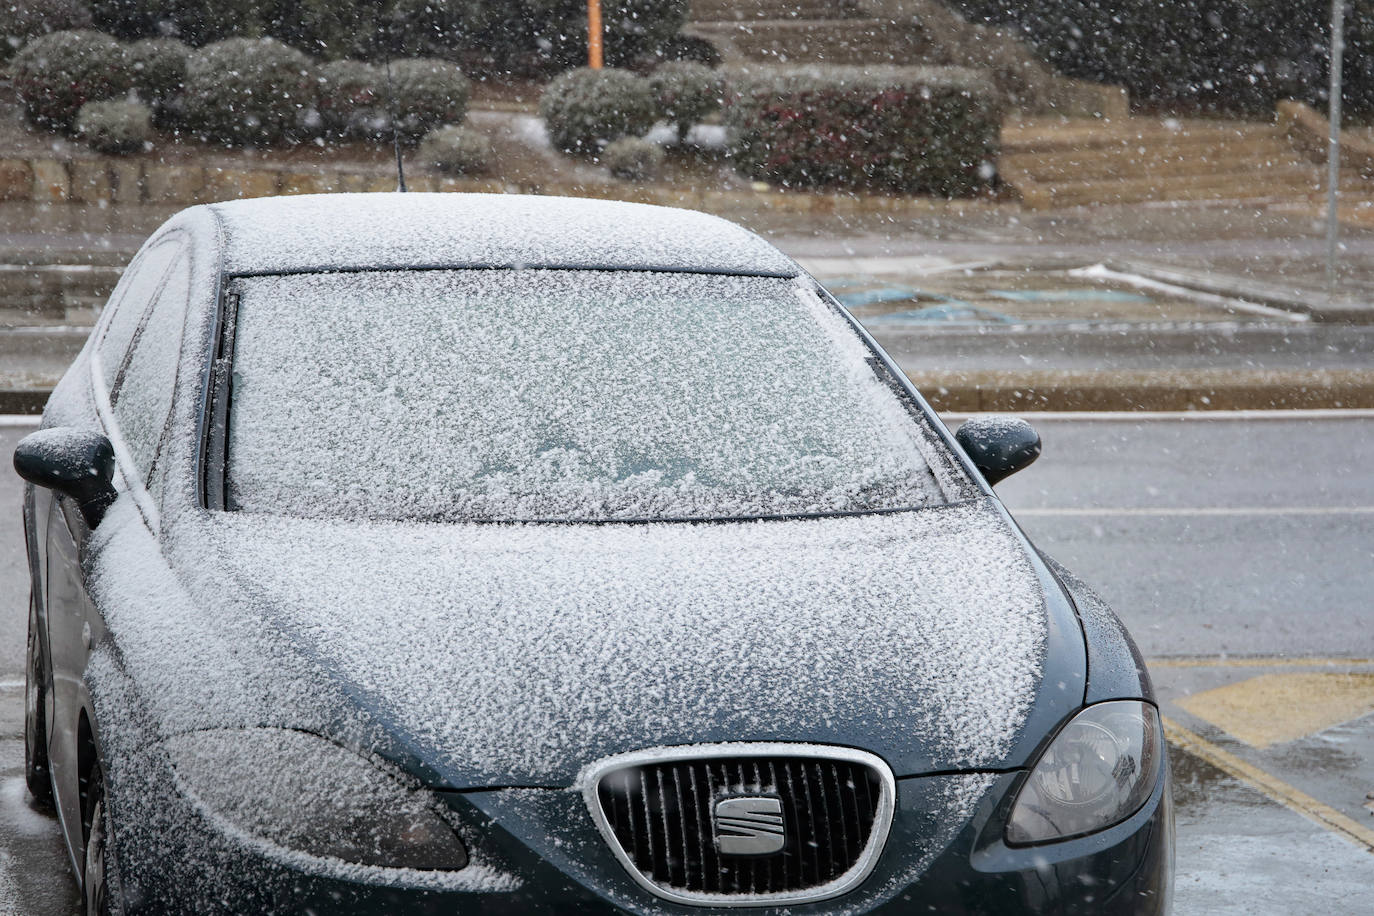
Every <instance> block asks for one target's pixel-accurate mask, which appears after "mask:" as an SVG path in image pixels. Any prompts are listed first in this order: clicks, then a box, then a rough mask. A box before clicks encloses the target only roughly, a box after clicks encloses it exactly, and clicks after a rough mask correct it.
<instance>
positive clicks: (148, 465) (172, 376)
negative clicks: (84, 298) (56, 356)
mask: <svg viewBox="0 0 1374 916" xmlns="http://www.w3.org/2000/svg"><path fill="white" fill-rule="evenodd" d="M190 292H191V268H190V261H189V259H188V258H186V257H184V256H183V257H180V258H177V260H176V261H175V262H174V263H173V264H172V266H171V269H170V270H169V271H168V273H167V276H166V279H165V280H164V282H163V284H162V288H161V289H160V290H159V291H158V293H157V296H156V298H155V299H154V300H153V303H152V306H151V308H150V309H148V310H147V313H146V315H145V316H144V319H143V323H142V324H141V325H139V326H138V328H137V329H136V330H135V332H134V337H133V341H132V343H131V347H132V349H131V350H130V352H129V354H128V356H127V357H126V358H125V360H124V364H123V366H122V367H121V368H120V370H119V371H118V372H117V374H116V376H115V379H114V384H113V386H112V388H111V391H110V402H111V404H112V406H113V407H114V413H115V419H116V420H117V421H118V422H119V430H120V433H121V434H122V435H123V437H124V442H125V444H126V445H127V446H128V448H129V453H130V455H131V457H132V458H133V460H134V464H135V466H136V467H137V468H138V469H139V471H140V472H141V473H142V475H143V479H144V481H145V483H146V482H148V481H149V479H150V477H151V479H153V480H157V479H159V478H158V476H157V475H150V472H151V470H152V467H153V463H154V460H155V459H156V457H157V454H158V449H159V446H160V444H161V442H162V436H163V428H164V427H165V425H166V423H167V418H168V416H169V415H170V414H171V410H172V390H173V387H174V386H175V384H176V373H177V361H178V359H179V357H180V354H181V334H182V329H183V327H184V325H185V319H186V302H187V299H188V298H189V297H190ZM154 495H156V494H154Z"/></svg>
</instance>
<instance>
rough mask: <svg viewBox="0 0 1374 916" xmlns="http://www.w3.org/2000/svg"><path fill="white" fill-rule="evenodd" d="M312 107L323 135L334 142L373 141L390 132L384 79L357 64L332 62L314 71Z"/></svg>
mask: <svg viewBox="0 0 1374 916" xmlns="http://www.w3.org/2000/svg"><path fill="white" fill-rule="evenodd" d="M315 78H316V85H317V89H316V96H315V107H316V109H318V111H319V113H320V120H321V122H322V125H323V128H324V133H325V135H326V136H328V137H330V138H332V139H335V140H369V139H377V138H379V137H381V136H383V135H384V134H386V133H388V132H389V131H390V129H391V119H390V116H389V115H388V114H387V110H386V75H385V74H384V73H382V71H381V70H380V69H378V68H377V67H374V66H372V65H371V64H365V63H363V62H362V61H357V60H335V61H330V62H329V63H327V64H321V65H320V66H319V67H318V68H317V69H316V71H315Z"/></svg>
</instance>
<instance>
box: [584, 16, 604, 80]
mask: <svg viewBox="0 0 1374 916" xmlns="http://www.w3.org/2000/svg"><path fill="white" fill-rule="evenodd" d="M587 66H588V67H591V68H592V69H593V70H600V69H601V67H602V50H601V0H587Z"/></svg>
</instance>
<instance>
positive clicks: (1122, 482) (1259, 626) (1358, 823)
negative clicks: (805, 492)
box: [0, 414, 1374, 916]
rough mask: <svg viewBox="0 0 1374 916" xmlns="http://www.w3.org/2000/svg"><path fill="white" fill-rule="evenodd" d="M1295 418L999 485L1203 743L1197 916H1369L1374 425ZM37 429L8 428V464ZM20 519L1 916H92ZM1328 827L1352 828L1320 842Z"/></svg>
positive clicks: (5, 737) (0, 480) (1188, 899)
mask: <svg viewBox="0 0 1374 916" xmlns="http://www.w3.org/2000/svg"><path fill="white" fill-rule="evenodd" d="M1288 416H1289V417H1290V418H1288V419H1277V420H1276V419H1253V418H1239V419H1220V418H1218V417H1216V416H1213V417H1210V418H1204V419H1197V418H1193V419H1179V418H1176V417H1172V418H1163V419H1140V418H1130V419H1124V420H1117V419H1083V418H1081V417H1078V418H1072V419H1064V418H1049V419H1046V418H1040V419H1037V420H1036V425H1037V427H1038V428H1039V429H1040V430H1041V433H1042V436H1043V438H1044V440H1045V453H1044V457H1043V458H1042V459H1041V460H1040V462H1039V463H1038V464H1037V465H1036V466H1035V467H1034V468H1032V469H1030V470H1028V471H1026V472H1024V473H1022V474H1021V475H1018V476H1017V477H1014V478H1012V479H1011V480H1009V481H1007V482H1006V483H1004V484H1002V485H1001V487H999V490H1000V492H1001V494H1002V497H1003V498H1004V500H1005V501H1006V502H1007V504H1008V506H1010V507H1011V509H1012V511H1013V513H1014V514H1015V515H1016V516H1017V518H1018V519H1019V520H1020V522H1021V523H1022V525H1023V527H1024V528H1025V529H1026V530H1027V532H1028V533H1029V534H1030V535H1031V537H1032V538H1033V539H1035V540H1036V541H1037V543H1038V544H1039V545H1040V546H1041V547H1042V548H1043V549H1044V550H1046V551H1047V552H1048V553H1051V554H1052V555H1054V556H1056V557H1057V558H1058V559H1060V560H1061V561H1063V562H1064V563H1065V564H1067V565H1068V566H1070V567H1071V568H1073V569H1075V570H1076V571H1077V572H1078V573H1079V574H1080V575H1082V576H1083V577H1084V578H1086V579H1087V580H1089V581H1090V582H1091V583H1092V584H1094V585H1095V586H1096V587H1097V588H1098V589H1099V591H1101V592H1102V593H1103V594H1104V595H1105V596H1106V597H1107V598H1108V599H1109V600H1110V601H1111V602H1112V603H1113V604H1114V606H1115V607H1116V609H1117V610H1118V612H1119V613H1120V614H1121V616H1122V617H1123V618H1124V619H1125V621H1126V623H1127V625H1128V626H1129V627H1130V629H1131V631H1132V633H1133V634H1134V635H1135V637H1136V639H1137V641H1138V642H1139V643H1140V645H1141V647H1142V649H1143V650H1144V652H1145V654H1146V655H1147V656H1148V657H1149V658H1150V659H1151V660H1152V664H1151V667H1152V671H1153V674H1154V677H1155V681H1156V684H1157V686H1158V688H1159V692H1160V695H1161V698H1162V700H1163V704H1164V712H1165V715H1166V717H1168V718H1169V719H1170V721H1171V723H1173V724H1174V725H1175V727H1176V728H1178V729H1182V732H1179V733H1177V734H1187V735H1192V736H1193V737H1196V738H1197V739H1198V741H1199V742H1201V743H1200V744H1197V745H1195V746H1194V748H1193V752H1192V753H1185V752H1183V751H1181V750H1179V749H1178V748H1177V747H1175V748H1174V750H1173V753H1172V759H1173V765H1174V772H1175V778H1176V787H1177V789H1176V791H1177V799H1178V802H1179V805H1178V816H1179V830H1178V840H1179V847H1178V887H1177V889H1178V894H1177V901H1176V908H1175V909H1176V912H1178V913H1181V914H1204V916H1222V914H1226V916H1230V914H1237V916H1238V914H1242V913H1245V914H1251V913H1262V914H1276V916H1277V914H1282V916H1305V914H1311V916H1328V914H1330V913H1354V912H1360V911H1361V909H1362V908H1363V907H1367V905H1368V902H1369V897H1368V892H1369V891H1368V889H1369V887H1370V885H1371V883H1374V852H1371V850H1370V848H1367V847H1362V846H1361V845H1359V842H1358V835H1357V834H1352V833H1351V832H1350V831H1349V829H1348V828H1347V829H1346V830H1345V831H1344V832H1343V831H1342V830H1341V829H1338V828H1339V827H1340V825H1341V824H1343V823H1345V822H1349V823H1350V824H1354V825H1355V827H1356V828H1359V827H1363V828H1365V829H1369V828H1371V827H1374V817H1371V816H1370V813H1369V812H1368V811H1366V810H1365V809H1364V807H1363V801H1364V793H1365V792H1366V791H1369V790H1374V715H1371V714H1368V712H1367V711H1366V713H1365V714H1363V715H1354V716H1348V715H1347V714H1348V713H1351V712H1352V711H1354V712H1356V713H1358V712H1359V710H1360V709H1362V708H1363V707H1362V706H1361V704H1362V703H1364V702H1366V700H1367V699H1368V698H1367V697H1366V695H1365V693H1364V691H1366V689H1369V691H1370V693H1369V696H1372V697H1374V664H1370V662H1369V660H1370V659H1374V626H1372V625H1371V623H1372V622H1374V620H1372V618H1374V614H1371V611H1370V597H1369V596H1370V595H1371V594H1374V473H1371V472H1370V471H1369V469H1368V467H1367V461H1368V456H1369V455H1371V454H1374V414H1356V415H1351V416H1347V417H1344V418H1331V417H1330V416H1318V417H1312V416H1297V415H1288ZM1295 416H1296V418H1292V417H1295ZM24 430H25V427H15V426H0V455H3V456H5V457H6V459H7V458H8V455H9V454H10V453H11V451H12V449H13V446H14V443H15V442H17V441H18V439H19V438H20V436H21V435H22V434H23V432H24ZM6 464H8V461H7V460H6ZM18 512H19V486H18V480H17V478H15V477H14V476H13V475H12V474H9V473H8V469H7V468H6V470H5V472H0V519H4V520H5V523H4V524H3V525H0V914H4V913H11V912H12V913H22V914H31V916H67V914H73V913H76V912H77V911H78V905H77V902H76V898H75V893H74V890H73V889H72V883H71V878H70V872H69V871H68V866H67V864H66V859H65V855H64V853H63V852H62V850H61V848H60V844H59V842H58V840H57V833H56V827H55V824H54V822H53V821H52V820H51V819H50V818H49V817H47V816H46V815H44V814H42V813H41V812H37V811H35V810H33V809H32V808H31V807H30V806H29V804H28V802H27V797H26V795H25V792H24V789H23V783H22V776H21V766H22V757H23V751H22V737H21V736H22V709H21V703H22V693H23V691H22V677H23V674H22V671H23V668H22V661H23V646H24V627H25V607H26V606H25V599H26V596H27V591H26V585H25V582H24V576H23V553H22V540H21V533H20V529H19V526H18V523H17V521H18ZM1328 687H1330V688H1332V689H1327V688H1328ZM1336 688H1339V689H1336ZM1275 690H1278V691H1279V692H1278V693H1275V692H1274V691H1275ZM1285 691H1286V692H1285ZM1341 691H1345V692H1344V693H1341ZM1333 694H1334V695H1338V699H1343V700H1344V701H1348V702H1345V705H1341V703H1340V702H1337V703H1335V704H1334V705H1332V703H1330V702H1327V701H1330V700H1331V697H1332V695H1333ZM1276 696H1277V697H1279V698H1280V702H1282V703H1285V704H1287V705H1286V708H1283V709H1279V710H1278V711H1277V713H1276V712H1275V708H1274V703H1275V702H1276V701H1275V700H1274V697H1276ZM1247 702H1251V703H1252V705H1253V704H1254V703H1262V704H1266V705H1264V708H1263V712H1264V716H1263V717H1262V718H1263V721H1264V723H1266V724H1272V722H1273V721H1274V720H1275V719H1277V720H1278V721H1279V723H1280V724H1281V725H1285V726H1287V727H1288V728H1289V733H1288V734H1286V735H1283V736H1280V737H1283V738H1286V740H1281V741H1277V742H1272V743H1269V744H1264V743H1263V739H1264V736H1259V737H1256V736H1254V735H1250V736H1249V737H1250V740H1251V741H1252V742H1257V743H1256V744H1248V743H1246V742H1245V741H1242V740H1240V739H1238V738H1236V737H1234V736H1233V735H1231V734H1230V733H1228V731H1227V730H1226V729H1224V728H1223V727H1222V725H1225V726H1227V727H1228V728H1230V729H1234V730H1235V731H1236V732H1237V733H1239V734H1242V735H1248V734H1249V733H1248V732H1246V731H1245V730H1244V728H1243V726H1244V724H1245V723H1244V722H1242V721H1240V720H1239V719H1235V718H1234V717H1235V716H1236V715H1239V714H1240V713H1244V711H1245V709H1246V703H1247ZM1328 707H1329V708H1328ZM1369 708H1374V705H1371V706H1370V707H1369ZM1236 710H1240V713H1237V712H1236ZM1314 710H1317V711H1314ZM1343 715H1345V716H1347V718H1346V719H1341V718H1340V717H1341V716H1343ZM1227 716H1231V717H1233V718H1227ZM1333 717H1334V718H1333ZM1216 720H1221V724H1218V722H1217V721H1216ZM1269 737H1272V736H1269ZM1261 745H1262V746H1261ZM1237 761H1239V763H1237ZM1237 774H1239V775H1237ZM1280 798H1281V799H1283V803H1280V802H1279V801H1276V799H1280ZM1326 812H1334V813H1335V815H1336V817H1337V818H1344V819H1345V820H1344V821H1340V820H1336V821H1334V823H1335V824H1336V826H1335V827H1333V826H1332V823H1326V822H1323V823H1321V824H1319V823H1318V821H1321V820H1322V818H1323V817H1327V820H1328V821H1330V820H1331V817H1330V815H1328V814H1327V813H1326Z"/></svg>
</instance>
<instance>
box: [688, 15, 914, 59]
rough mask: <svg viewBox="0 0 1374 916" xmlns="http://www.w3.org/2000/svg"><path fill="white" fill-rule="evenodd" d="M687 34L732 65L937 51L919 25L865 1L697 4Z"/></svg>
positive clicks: (888, 56)
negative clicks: (887, 15) (896, 19)
mask: <svg viewBox="0 0 1374 916" xmlns="http://www.w3.org/2000/svg"><path fill="white" fill-rule="evenodd" d="M687 31H689V32H690V33H692V34H695V35H699V36H701V37H703V38H707V39H709V40H710V41H712V42H713V43H715V45H716V46H717V47H719V48H720V49H721V52H722V54H723V55H724V56H725V58H726V61H727V62H729V63H744V62H764V63H779V64H797V63H831V64H872V63H880V62H881V63H898V64H906V63H913V62H920V61H924V60H926V59H927V58H928V57H929V56H930V55H931V53H932V52H933V51H934V48H933V47H932V45H931V43H930V41H929V39H928V37H927V35H926V32H925V30H924V29H923V28H922V27H921V26H920V24H919V23H903V24H900V25H898V24H895V23H893V22H892V21H890V20H888V19H884V18H880V17H875V16H873V15H871V12H870V11H869V10H868V9H867V8H866V7H865V6H864V5H863V3H862V2H861V0H833V2H826V0H799V2H793V3H788V2H785V0H735V2H731V0H693V2H692V21H691V25H690V26H689V27H688V29H687Z"/></svg>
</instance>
